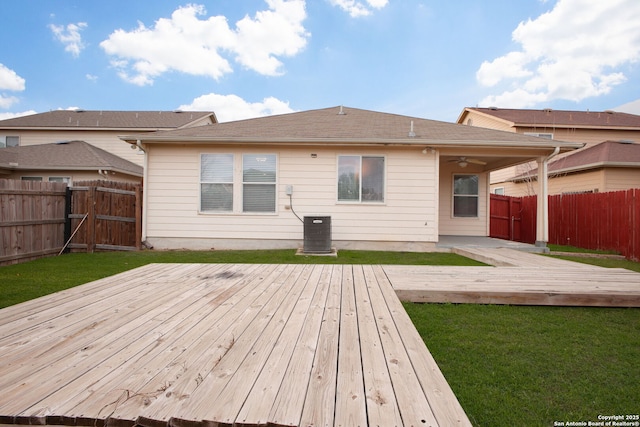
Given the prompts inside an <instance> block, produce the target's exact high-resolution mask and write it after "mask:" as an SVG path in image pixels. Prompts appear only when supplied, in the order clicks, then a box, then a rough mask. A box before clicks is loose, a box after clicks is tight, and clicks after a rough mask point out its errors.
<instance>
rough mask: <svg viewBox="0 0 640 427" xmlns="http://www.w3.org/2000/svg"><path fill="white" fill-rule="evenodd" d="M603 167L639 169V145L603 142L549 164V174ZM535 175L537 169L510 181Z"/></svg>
mask: <svg viewBox="0 0 640 427" xmlns="http://www.w3.org/2000/svg"><path fill="white" fill-rule="evenodd" d="M603 167H619V168H620V167H626V168H640V144H635V143H632V142H627V141H604V142H601V143H599V144H596V145H592V146H590V147H587V148H583V149H581V150H578V151H575V152H573V153H571V154H568V155H566V156H564V157H563V158H561V159H559V160H556V161H555V162H552V163H549V174H560V173H569V172H578V171H584V170H589V169H598V168H603ZM537 174H538V169H537V168H535V169H533V170H532V171H531V172H529V173H526V174H522V175H519V176H517V177H515V178H513V179H512V180H513V181H518V180H521V179H523V178H529V177H531V176H536V175H537Z"/></svg>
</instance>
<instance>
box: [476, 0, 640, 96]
mask: <svg viewBox="0 0 640 427" xmlns="http://www.w3.org/2000/svg"><path fill="white" fill-rule="evenodd" d="M638 22H640V3H638V2H637V0H609V1H606V2H603V1H601V0H558V2H557V3H556V5H555V7H554V8H553V9H552V10H551V11H549V12H547V13H544V14H542V15H540V16H539V17H537V18H536V19H534V20H531V19H529V20H528V21H526V22H521V23H520V24H519V25H518V27H517V28H516V29H515V30H514V31H513V33H512V37H513V41H514V42H516V43H517V44H519V45H520V50H516V51H512V52H509V53H507V54H506V55H503V56H501V57H498V58H496V59H494V60H493V61H485V62H483V63H482V65H481V66H480V68H479V69H478V71H477V73H476V79H477V80H478V82H479V83H480V84H482V85H484V86H490V87H496V89H497V90H502V91H503V92H502V93H501V94H498V95H491V96H488V97H486V98H485V99H484V100H483V101H481V104H482V105H496V106H502V107H513V108H525V107H531V106H533V105H535V104H539V103H544V102H549V101H552V100H555V99H564V100H570V101H576V102H578V101H581V100H583V99H585V98H590V97H595V96H600V95H604V94H607V93H609V92H610V91H611V90H612V89H613V88H614V87H615V86H617V85H619V84H621V83H623V82H624V81H625V80H626V77H625V75H624V72H623V70H622V69H621V67H623V66H625V65H629V64H632V63H635V62H637V61H638V60H640V26H638V25H637V23H638Z"/></svg>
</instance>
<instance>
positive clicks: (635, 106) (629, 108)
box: [613, 99, 640, 115]
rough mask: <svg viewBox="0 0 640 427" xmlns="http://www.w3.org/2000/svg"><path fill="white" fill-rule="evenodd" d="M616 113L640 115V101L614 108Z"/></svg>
mask: <svg viewBox="0 0 640 427" xmlns="http://www.w3.org/2000/svg"><path fill="white" fill-rule="evenodd" d="M613 110H614V111H620V112H622V113H629V114H637V115H640V99H636V100H635V101H631V102H627V103H626V104H623V105H620V106H618V107H615V108H613Z"/></svg>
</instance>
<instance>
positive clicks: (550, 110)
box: [542, 108, 553, 113]
mask: <svg viewBox="0 0 640 427" xmlns="http://www.w3.org/2000/svg"><path fill="white" fill-rule="evenodd" d="M542 111H544V112H545V113H550V112H552V111H553V110H552V109H551V108H545V109H544V110H542Z"/></svg>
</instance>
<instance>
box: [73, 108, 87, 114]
mask: <svg viewBox="0 0 640 427" xmlns="http://www.w3.org/2000/svg"><path fill="white" fill-rule="evenodd" d="M73 111H75V112H76V113H84V112H85V110H83V109H82V108H76V109H75V110H73Z"/></svg>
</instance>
